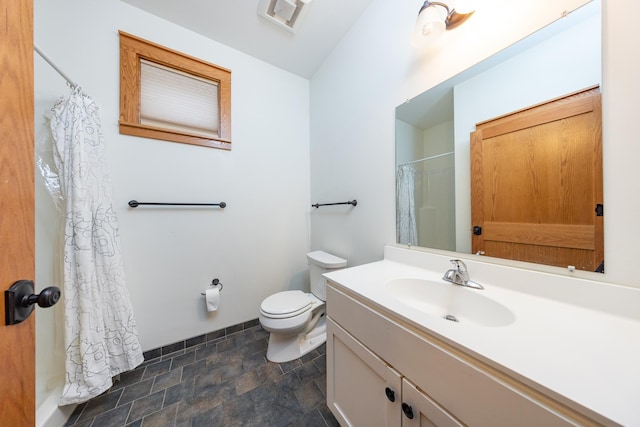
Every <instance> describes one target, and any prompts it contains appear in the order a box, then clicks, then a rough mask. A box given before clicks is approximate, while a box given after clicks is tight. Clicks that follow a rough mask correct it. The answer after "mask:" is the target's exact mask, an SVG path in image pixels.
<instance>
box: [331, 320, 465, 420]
mask: <svg viewBox="0 0 640 427" xmlns="http://www.w3.org/2000/svg"><path fill="white" fill-rule="evenodd" d="M327 356H328V357H327V376H328V380H327V400H328V404H329V408H330V409H331V411H332V412H333V414H334V415H335V416H336V418H337V419H338V422H339V423H340V425H341V426H343V427H346V426H353V427H358V426H385V427H392V426H403V427H433V426H438V427H439V426H443V427H459V426H462V424H461V423H459V422H458V421H457V420H456V419H455V417H453V416H452V415H451V414H449V413H448V412H447V411H446V410H444V409H443V408H441V407H440V406H439V405H438V404H437V403H436V402H434V401H433V400H432V399H431V398H430V397H429V396H427V395H426V394H425V393H423V392H422V391H421V390H419V389H418V388H417V387H416V386H415V385H414V384H412V383H411V382H410V381H408V380H407V379H406V378H403V377H402V375H401V374H400V373H399V372H398V371H396V370H395V369H393V368H392V367H391V366H389V365H387V364H386V363H385V362H384V361H383V360H382V359H380V358H379V357H378V356H376V355H375V354H374V353H373V352H371V350H369V349H368V348H366V347H365V346H364V345H362V343H360V342H359V341H358V340H356V339H355V338H354V337H353V336H351V335H350V334H349V333H348V332H346V331H345V330H344V329H342V328H341V327H340V326H339V325H337V324H336V323H335V322H334V321H332V320H331V319H328V320H327Z"/></svg>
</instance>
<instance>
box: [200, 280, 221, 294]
mask: <svg viewBox="0 0 640 427" xmlns="http://www.w3.org/2000/svg"><path fill="white" fill-rule="evenodd" d="M209 286H214V287H216V288H218V291H219V292H222V288H224V286H222V283H220V280H219V279H213V280H212V281H211V284H210V285H209ZM200 295H205V293H204V292H200Z"/></svg>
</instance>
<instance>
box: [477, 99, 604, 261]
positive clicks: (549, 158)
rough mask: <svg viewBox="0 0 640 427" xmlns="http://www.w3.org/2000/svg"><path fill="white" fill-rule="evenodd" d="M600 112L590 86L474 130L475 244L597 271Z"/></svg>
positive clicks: (600, 254) (495, 252) (498, 253)
mask: <svg viewBox="0 0 640 427" xmlns="http://www.w3.org/2000/svg"><path fill="white" fill-rule="evenodd" d="M601 121H602V113H601V104H600V92H599V89H598V88H597V87H596V88H590V89H588V90H585V91H581V92H578V93H574V94H570V95H567V96H565V97H562V98H559V99H555V100H552V101H549V102H546V103H543V104H539V105H536V106H533V107H530V108H527V109H524V110H521V111H517V112H515V113H512V114H509V115H506V116H502V117H498V118H496V119H493V120H490V121H487V122H483V123H479V124H478V125H476V131H475V132H472V133H471V205H472V214H471V217H472V227H473V230H474V232H473V237H472V249H473V252H474V253H477V252H478V251H483V252H484V253H485V254H486V255H488V256H494V257H499V258H506V259H513V260H519V261H528V262H534V263H539V264H547V265H554V266H560V267H567V266H574V267H575V268H576V269H580V270H589V271H595V270H596V269H597V268H598V266H599V265H600V264H601V263H602V262H603V261H604V238H603V217H602V216H601V215H600V214H598V213H596V211H597V210H599V211H600V212H601V211H602V203H603V202H602V194H603V190H602V125H601Z"/></svg>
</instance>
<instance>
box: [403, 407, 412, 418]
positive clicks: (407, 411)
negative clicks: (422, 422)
mask: <svg viewBox="0 0 640 427" xmlns="http://www.w3.org/2000/svg"><path fill="white" fill-rule="evenodd" d="M402 412H404V415H405V416H406V417H407V418H409V419H410V420H412V419H413V408H412V407H411V405H409V404H408V403H403V404H402Z"/></svg>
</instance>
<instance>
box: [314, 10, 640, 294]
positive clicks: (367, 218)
mask: <svg viewBox="0 0 640 427" xmlns="http://www.w3.org/2000/svg"><path fill="white" fill-rule="evenodd" d="M586 2H587V1H582V0H575V1H572V0H563V1H557V0H544V1H537V2H513V1H507V0H485V1H483V2H478V5H477V7H478V10H477V11H476V13H475V14H474V16H473V17H472V18H471V19H470V20H469V21H468V22H467V23H465V24H464V25H463V26H461V27H459V28H458V29H456V30H455V31H450V32H446V33H445V34H444V35H443V37H441V38H440V39H439V40H438V42H437V45H435V46H432V48H431V49H429V50H427V51H421V52H420V51H415V50H413V49H412V48H411V46H410V44H409V34H410V31H411V30H412V28H413V24H414V22H415V14H416V12H417V10H418V8H419V6H420V4H421V3H422V2H421V1H419V0H402V1H395V2H388V1H384V0H374V1H373V2H372V4H371V6H370V7H369V8H368V9H367V10H366V11H365V13H364V14H363V15H362V17H361V18H360V20H359V21H358V22H357V24H356V25H354V27H353V28H352V29H351V31H350V32H349V33H348V34H347V35H346V36H345V37H344V38H343V40H342V42H341V44H340V45H339V46H338V48H337V49H335V50H334V51H333V53H332V55H331V56H330V57H329V58H328V59H327V60H326V61H325V62H324V64H323V65H322V67H321V69H320V70H319V71H318V72H317V73H316V74H315V75H314V77H313V78H312V80H311V111H312V116H311V159H312V163H311V197H312V199H315V198H319V197H327V196H330V197H332V198H341V197H344V196H346V195H349V196H348V197H356V198H358V199H359V203H358V206H357V207H356V208H355V209H354V210H353V211H352V212H348V213H343V214H342V215H339V214H332V215H325V216H312V222H311V231H312V233H311V246H312V247H326V248H327V249H333V250H335V251H337V252H339V253H340V255H342V256H344V257H345V258H347V259H349V260H350V263H351V264H352V265H353V264H360V263H364V262H369V261H374V260H378V259H381V258H382V249H381V248H382V245H383V244H393V243H394V242H395V215H394V193H395V191H394V173H393V171H394V163H395V162H394V151H393V148H394V124H395V121H394V117H393V116H394V109H395V107H396V106H397V105H399V104H400V103H402V102H404V101H405V100H407V99H409V98H412V97H414V96H416V95H418V94H419V93H422V92H423V91H425V90H426V89H428V88H431V87H433V86H435V85H436V84H438V83H439V82H441V81H443V80H445V79H447V78H449V77H451V76H453V75H455V74H457V73H458V72H460V71H461V70H463V69H465V68H467V67H468V66H470V65H472V64H474V63H477V62H478V61H479V60H481V59H484V58H486V57H488V56H490V55H491V54H493V53H495V52H497V51H499V50H501V49H502V48H504V47H506V46H509V45H510V44H512V43H514V42H515V41H517V40H519V39H521V38H523V37H525V36H526V35H527V34H529V33H532V32H533V31H534V30H536V29H538V28H541V27H542V26H544V25H546V24H547V23H549V22H552V21H553V20H555V19H557V18H559V17H560V16H561V15H562V13H563V11H564V10H573V9H574V8H575V7H577V6H578V5H580V4H584V3H586ZM638 9H640V3H638V2H634V1H632V0H624V1H615V2H614V1H611V0H604V1H603V21H602V22H603V85H602V86H603V138H604V153H603V157H604V187H605V188H604V190H605V206H606V213H605V254H606V262H607V272H606V274H604V275H603V276H602V279H603V280H604V281H606V282H613V283H620V284H627V285H632V286H638V283H639V282H638V280H637V277H636V273H635V272H634V271H633V270H632V266H634V265H635V264H636V263H637V258H638V256H640V250H639V249H638V248H637V246H638V245H637V238H638V236H640V222H638V221H637V220H636V219H635V218H634V217H635V216H637V213H638V212H640V196H639V195H638V194H637V192H635V191H630V189H631V188H635V187H633V186H634V185H636V183H637V182H640V168H638V167H637V159H638V158H640V156H639V154H640V145H639V144H637V139H638V138H637V136H636V135H637V129H636V128H637V121H638V118H637V113H634V112H635V111H637V106H636V104H637V100H638V99H640V80H638V79H637V76H638V75H640V61H639V60H638V58H637V47H636V46H635V45H634V44H633V40H637V38H638V35H639V32H640V30H638V29H637V26H636V25H635V24H634V22H633V18H632V17H633V16H634V15H635V14H637V12H638ZM507 16H508V17H510V19H509V20H507V19H505V17H507ZM586 274H589V273H586ZM591 274H593V273H591Z"/></svg>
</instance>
